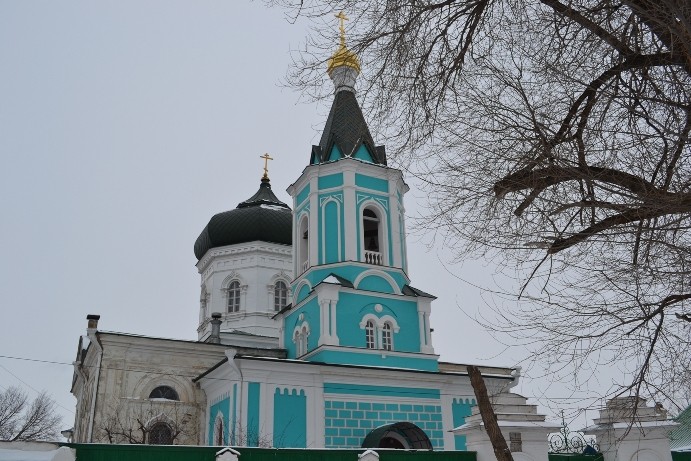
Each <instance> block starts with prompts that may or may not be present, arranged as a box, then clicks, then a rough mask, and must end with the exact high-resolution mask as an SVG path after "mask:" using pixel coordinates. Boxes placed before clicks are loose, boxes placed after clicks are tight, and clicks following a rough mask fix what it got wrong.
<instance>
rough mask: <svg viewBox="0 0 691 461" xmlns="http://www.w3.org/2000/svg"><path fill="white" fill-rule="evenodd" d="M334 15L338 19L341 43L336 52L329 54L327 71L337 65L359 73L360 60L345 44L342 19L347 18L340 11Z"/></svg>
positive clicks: (329, 71)
mask: <svg viewBox="0 0 691 461" xmlns="http://www.w3.org/2000/svg"><path fill="white" fill-rule="evenodd" d="M336 17H337V18H338V19H339V20H340V22H341V24H340V39H341V43H340V45H339V47H338V49H337V50H336V52H335V53H334V54H333V55H331V57H330V58H329V61H328V67H327V72H328V73H329V74H331V71H333V70H334V69H335V68H337V67H341V66H345V67H350V68H351V69H355V70H356V71H357V72H358V73H360V60H359V59H358V57H357V55H356V54H355V53H353V52H352V51H350V50H349V49H348V47H347V46H346V44H345V25H344V21H345V20H347V19H348V18H347V17H346V15H345V14H343V12H342V11H341V12H340V13H338V14H337V15H336Z"/></svg>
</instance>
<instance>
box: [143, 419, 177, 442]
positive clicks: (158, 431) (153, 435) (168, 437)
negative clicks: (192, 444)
mask: <svg viewBox="0 0 691 461" xmlns="http://www.w3.org/2000/svg"><path fill="white" fill-rule="evenodd" d="M172 444H173V430H172V429H171V428H170V426H169V425H167V424H166V423H162V422H158V423H156V424H154V425H153V426H151V429H149V445H172Z"/></svg>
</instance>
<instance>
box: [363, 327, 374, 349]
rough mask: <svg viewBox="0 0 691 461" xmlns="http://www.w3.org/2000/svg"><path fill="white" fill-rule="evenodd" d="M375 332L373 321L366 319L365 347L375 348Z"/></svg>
mask: <svg viewBox="0 0 691 461" xmlns="http://www.w3.org/2000/svg"><path fill="white" fill-rule="evenodd" d="M375 334H376V332H375V329H374V322H373V321H371V320H368V321H367V324H366V325H365V342H366V343H367V349H376V347H377V343H376V336H375Z"/></svg>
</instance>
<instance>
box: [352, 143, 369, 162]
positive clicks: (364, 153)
mask: <svg viewBox="0 0 691 461" xmlns="http://www.w3.org/2000/svg"><path fill="white" fill-rule="evenodd" d="M353 158H356V159H358V160H362V161H364V162H369V163H372V154H370V151H369V150H368V149H367V147H366V146H365V145H364V144H360V147H359V148H358V150H357V151H355V155H353Z"/></svg>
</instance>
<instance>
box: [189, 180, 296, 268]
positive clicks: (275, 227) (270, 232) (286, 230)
mask: <svg viewBox="0 0 691 461" xmlns="http://www.w3.org/2000/svg"><path fill="white" fill-rule="evenodd" d="M255 240H261V241H262V242H272V243H282V244H284V245H291V244H292V243H293V242H292V240H293V218H292V213H291V211H290V207H289V206H288V205H286V204H285V203H283V202H281V201H280V200H278V198H277V197H276V196H275V195H274V193H273V192H272V191H271V183H270V182H269V179H268V178H263V179H262V182H261V185H260V186H259V190H258V191H257V193H256V194H254V195H253V196H252V197H250V198H249V199H247V200H245V201H244V202H241V203H240V204H238V207H237V208H236V209H234V210H230V211H224V212H223V213H218V214H217V215H214V217H212V218H211V220H210V221H209V224H207V225H206V227H205V228H204V230H203V231H202V233H201V234H199V237H197V241H196V242H195V243H194V255H195V256H196V257H197V259H198V260H199V259H202V256H204V255H205V254H206V252H207V251H209V250H210V249H212V248H217V247H222V246H226V245H233V244H235V243H245V242H253V241H255Z"/></svg>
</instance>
